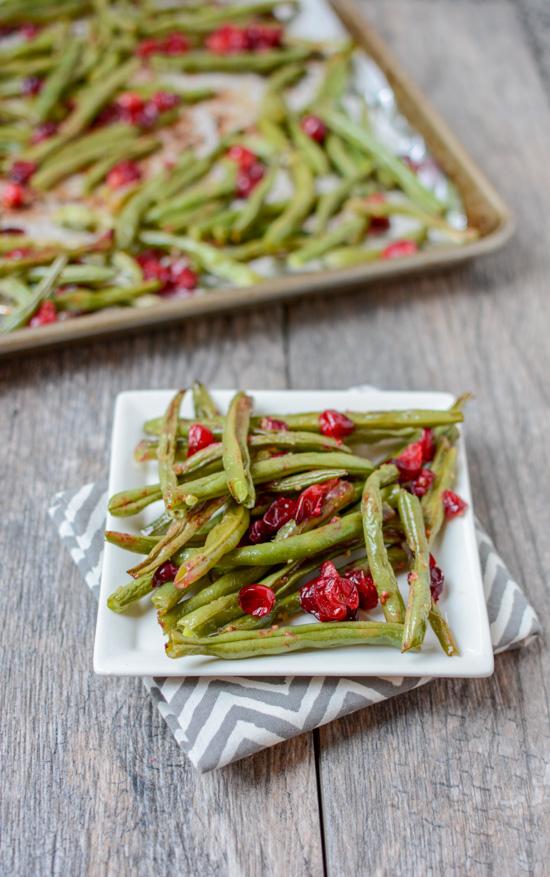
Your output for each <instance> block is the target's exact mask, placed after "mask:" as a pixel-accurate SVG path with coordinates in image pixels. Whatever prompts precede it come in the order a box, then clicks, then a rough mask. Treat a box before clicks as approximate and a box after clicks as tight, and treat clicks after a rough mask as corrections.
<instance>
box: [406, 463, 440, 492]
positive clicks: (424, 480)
mask: <svg viewBox="0 0 550 877" xmlns="http://www.w3.org/2000/svg"><path fill="white" fill-rule="evenodd" d="M434 478H435V475H434V473H433V472H432V470H431V469H421V470H420V475H418V476H417V477H416V478H415V479H414V481H411V483H410V490H411V493H414V495H415V496H424V494H425V493H427V492H428V490H429V489H430V487H431V486H432V484H433V481H434Z"/></svg>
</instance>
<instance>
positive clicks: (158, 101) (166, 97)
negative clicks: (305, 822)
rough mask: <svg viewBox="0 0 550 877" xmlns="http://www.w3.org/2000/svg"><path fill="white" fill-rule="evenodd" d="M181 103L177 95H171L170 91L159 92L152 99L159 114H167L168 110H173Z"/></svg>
mask: <svg viewBox="0 0 550 877" xmlns="http://www.w3.org/2000/svg"><path fill="white" fill-rule="evenodd" d="M179 102H180V97H179V95H177V94H171V93H170V92H169V91H157V93H156V94H154V95H153V97H152V98H151V103H152V104H153V105H154V106H155V107H156V109H157V110H158V111H159V113H165V112H166V111H167V110H173V109H174V107H177V106H178V104H179Z"/></svg>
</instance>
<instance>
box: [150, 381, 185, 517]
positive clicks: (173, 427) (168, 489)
mask: <svg viewBox="0 0 550 877" xmlns="http://www.w3.org/2000/svg"><path fill="white" fill-rule="evenodd" d="M185 393H186V391H185V390H179V391H178V392H177V393H176V395H175V396H174V398H173V399H172V400H171V401H170V404H169V405H168V408H167V409H166V412H165V414H164V420H163V425H162V431H161V434H160V439H159V445H158V450H157V459H158V464H159V482H160V489H161V491H162V499H163V502H164V506H165V508H166V510H167V511H168V513H169V514H171V515H172V516H173V517H177V515H176V514H175V512H174V508H173V495H174V490H175V489H176V487H177V486H178V479H177V475H176V473H175V472H174V463H175V461H176V445H177V438H176V433H177V428H178V415H179V410H180V408H181V403H182V401H183V397H184V396H185Z"/></svg>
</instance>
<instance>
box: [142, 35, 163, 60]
mask: <svg viewBox="0 0 550 877" xmlns="http://www.w3.org/2000/svg"><path fill="white" fill-rule="evenodd" d="M158 51H159V43H158V41H157V40H154V39H148V40H142V41H141V42H140V43H138V46H137V49H136V54H137V55H139V57H140V58H149V57H150V56H151V55H156V54H157V52H158Z"/></svg>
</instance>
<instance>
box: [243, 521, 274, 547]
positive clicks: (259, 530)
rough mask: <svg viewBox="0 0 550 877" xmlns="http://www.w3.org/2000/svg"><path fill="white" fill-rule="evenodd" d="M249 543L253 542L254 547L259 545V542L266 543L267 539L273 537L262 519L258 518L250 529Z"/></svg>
mask: <svg viewBox="0 0 550 877" xmlns="http://www.w3.org/2000/svg"><path fill="white" fill-rule="evenodd" d="M247 535H248V541H249V542H252V543H253V544H254V545H257V544H258V542H265V541H266V539H269V536H270V535H271V534H270V532H269V530H268V528H267V527H266V525H265V524H264V522H263V520H262V518H258V520H257V521H254V523H253V524H252V525H251V526H250V527H249V530H248V534H247Z"/></svg>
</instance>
